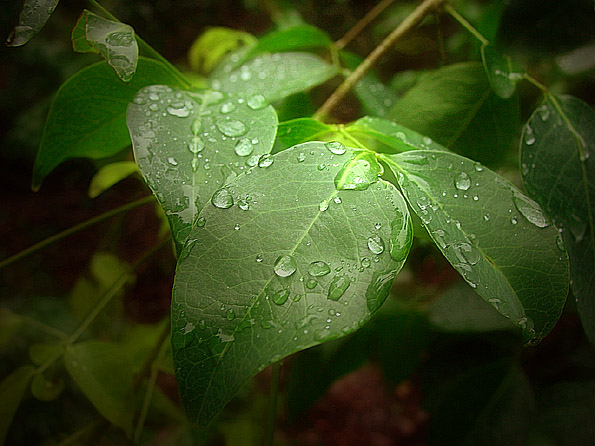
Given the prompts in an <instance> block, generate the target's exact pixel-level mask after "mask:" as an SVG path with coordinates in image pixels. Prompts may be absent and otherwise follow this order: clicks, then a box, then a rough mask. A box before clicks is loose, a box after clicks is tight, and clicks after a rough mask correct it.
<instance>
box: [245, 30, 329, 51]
mask: <svg viewBox="0 0 595 446" xmlns="http://www.w3.org/2000/svg"><path fill="white" fill-rule="evenodd" d="M332 43H333V42H332V40H331V39H330V37H329V36H328V34H327V33H325V32H324V31H322V30H321V29H318V28H316V27H315V26H312V25H298V26H293V27H291V28H285V29H281V30H279V31H273V32H272V33H269V34H266V35H264V36H263V37H261V38H260V39H258V43H257V44H256V46H254V47H252V48H251V49H250V51H249V52H248V53H247V54H246V56H245V58H246V59H251V58H253V57H254V56H256V55H257V54H261V53H280V52H288V51H297V50H306V49H311V48H329V47H330V46H331V45H332Z"/></svg>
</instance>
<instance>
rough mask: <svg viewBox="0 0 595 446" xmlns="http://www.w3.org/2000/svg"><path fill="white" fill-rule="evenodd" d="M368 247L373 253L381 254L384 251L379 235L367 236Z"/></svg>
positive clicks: (382, 241)
mask: <svg viewBox="0 0 595 446" xmlns="http://www.w3.org/2000/svg"><path fill="white" fill-rule="evenodd" d="M368 249H369V250H370V251H372V252H373V253H374V254H382V253H383V252H384V240H382V238H381V237H380V236H379V235H372V236H370V237H368Z"/></svg>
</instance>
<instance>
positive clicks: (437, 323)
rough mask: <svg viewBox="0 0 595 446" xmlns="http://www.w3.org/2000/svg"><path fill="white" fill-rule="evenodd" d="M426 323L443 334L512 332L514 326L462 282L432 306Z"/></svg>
mask: <svg viewBox="0 0 595 446" xmlns="http://www.w3.org/2000/svg"><path fill="white" fill-rule="evenodd" d="M429 317H430V322H432V324H433V325H434V327H436V328H438V329H440V330H443V331H447V332H483V331H494V330H514V328H515V327H514V325H512V323H511V322H510V321H509V320H508V319H506V318H505V317H504V316H502V314H500V313H498V311H496V309H495V308H494V307H493V306H492V305H490V304H489V303H487V302H486V301H484V300H483V299H481V297H480V296H479V295H478V294H477V293H476V292H475V291H474V290H473V288H471V287H470V286H469V285H467V284H465V283H461V284H457V285H455V286H453V287H451V288H449V289H448V290H447V291H446V292H445V293H444V294H443V295H442V296H441V297H440V299H439V300H438V301H437V302H436V303H434V304H433V305H432V309H431V311H430V316H429Z"/></svg>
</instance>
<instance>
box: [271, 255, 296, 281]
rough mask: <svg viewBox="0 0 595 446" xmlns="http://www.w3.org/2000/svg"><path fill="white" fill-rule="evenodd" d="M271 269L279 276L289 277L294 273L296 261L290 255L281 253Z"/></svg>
mask: <svg viewBox="0 0 595 446" xmlns="http://www.w3.org/2000/svg"><path fill="white" fill-rule="evenodd" d="M273 269H274V271H275V274H277V275H278V276H279V277H289V276H291V275H292V274H293V273H295V270H296V269H297V262H296V261H295V259H294V258H293V257H292V256H290V255H287V254H286V255H282V256H280V257H278V258H277V260H276V261H275V266H274V267H273Z"/></svg>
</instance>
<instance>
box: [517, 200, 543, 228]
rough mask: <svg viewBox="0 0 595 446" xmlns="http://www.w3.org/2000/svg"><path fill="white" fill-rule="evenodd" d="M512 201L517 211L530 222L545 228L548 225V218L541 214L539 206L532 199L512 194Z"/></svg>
mask: <svg viewBox="0 0 595 446" xmlns="http://www.w3.org/2000/svg"><path fill="white" fill-rule="evenodd" d="M512 201H513V202H514V205H515V206H516V208H517V209H518V211H519V212H520V213H521V214H522V215H523V217H525V218H526V219H527V220H528V221H529V222H530V223H533V224H534V225H535V226H537V227H538V228H546V227H548V226H549V225H550V221H549V219H548V218H547V217H546V216H545V215H544V214H543V212H542V211H541V208H540V207H539V205H538V204H537V203H535V202H534V201H533V200H531V199H529V198H527V197H525V196H523V195H517V194H515V195H513V197H512Z"/></svg>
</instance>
